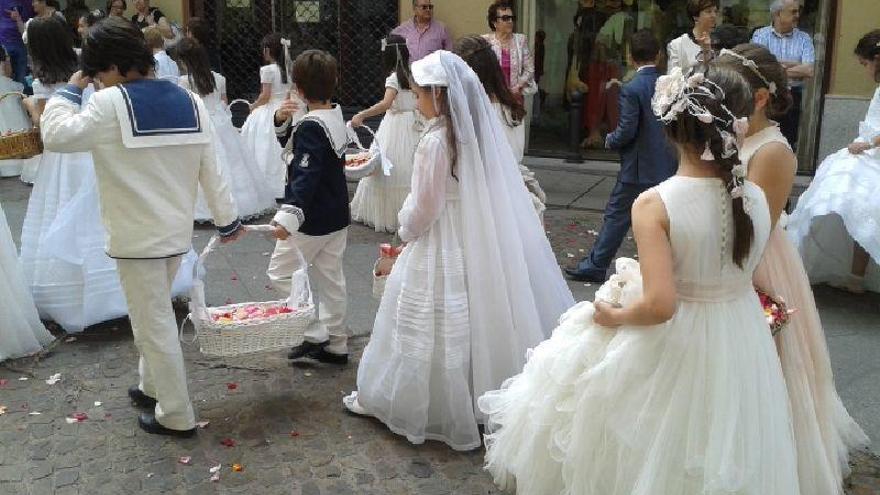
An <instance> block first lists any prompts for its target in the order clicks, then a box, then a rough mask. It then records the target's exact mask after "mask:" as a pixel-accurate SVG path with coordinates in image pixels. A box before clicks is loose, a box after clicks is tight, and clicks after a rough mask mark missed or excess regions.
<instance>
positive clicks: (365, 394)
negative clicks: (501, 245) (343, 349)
mask: <svg viewBox="0 0 880 495" xmlns="http://www.w3.org/2000/svg"><path fill="white" fill-rule="evenodd" d="M460 215H461V209H460V207H459V204H458V203H457V202H447V206H446V210H445V211H444V213H443V214H442V215H441V217H440V219H439V220H437V222H436V223H435V224H434V226H433V227H431V229H430V230H429V231H428V233H426V234H425V235H423V236H422V237H420V238H419V239H417V240H416V241H414V242H412V243H410V244H409V245H408V246H407V247H406V249H404V251H403V253H402V254H401V255H400V257H399V258H398V260H397V262H396V263H395V264H394V268H393V270H392V271H391V274H390V275H389V277H388V281H387V282H386V286H385V293H384V295H383V297H382V302H381V303H380V305H379V311H378V312H377V313H376V322H375V325H374V326H373V335H372V337H371V338H370V343H369V344H368V345H367V348H366V349H365V350H364V354H363V357H362V358H361V362H360V365H359V366H358V376H357V386H358V396H357V397H358V402H359V403H360V405H361V407H363V408H364V409H365V410H366V412H367V413H368V414H370V415H372V416H375V417H376V418H378V419H379V420H380V421H382V422H383V423H385V425H386V426H388V428H389V429H390V430H391V431H393V432H394V433H397V434H398V435H403V436H405V437H406V438H407V440H409V441H410V442H412V443H415V444H420V443H423V442H424V441H425V440H438V441H441V442H445V443H446V444H448V445H449V446H450V447H452V448H453V449H456V450H470V449H474V448H477V447H479V446H480V443H481V442H480V436H479V432H478V430H477V421H476V418H475V415H474V402H473V399H472V397H473V394H472V385H471V383H472V381H471V374H472V369H471V362H470V356H471V352H470V342H471V333H470V332H471V331H470V324H469V318H468V294H467V288H466V281H465V272H464V270H465V267H464V260H463V256H462V248H461V238H460V235H461V226H460V220H459V218H460ZM498 345H504V343H502V342H499V343H498Z"/></svg>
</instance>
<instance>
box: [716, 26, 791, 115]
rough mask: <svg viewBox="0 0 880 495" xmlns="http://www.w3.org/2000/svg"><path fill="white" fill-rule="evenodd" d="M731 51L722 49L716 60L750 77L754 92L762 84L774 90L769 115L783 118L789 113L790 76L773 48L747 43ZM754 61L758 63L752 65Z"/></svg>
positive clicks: (761, 86)
mask: <svg viewBox="0 0 880 495" xmlns="http://www.w3.org/2000/svg"><path fill="white" fill-rule="evenodd" d="M730 52H732V53H727V52H722V53H721V54H720V55H719V56H718V57H717V58H716V59H715V62H716V63H717V64H718V65H724V66H725V67H728V68H730V69H732V70H735V71H736V72H739V74H740V75H741V76H743V77H744V78H745V80H746V81H748V83H749V86H751V88H752V92H753V93H754V92H755V91H757V90H759V89H761V88H764V89H767V90H768V91H770V103H769V105H767V116H768V117H770V118H779V117H782V116H783V115H785V114H786V113H788V110H789V109H790V108H791V103H792V99H791V91H789V89H788V76H787V75H786V73H785V68H784V67H782V64H780V63H779V62H778V61H777V60H776V57H775V56H774V55H773V54H772V53H770V50H768V49H767V48H766V47H765V46H763V45H758V44H754V43H746V44H742V45H737V46H736V47H734V48H733V49H732V50H730ZM743 59H745V60H743ZM751 62H754V63H755V65H754V66H752V65H751ZM771 85H772V86H773V88H772V90H771ZM774 93H775V94H774Z"/></svg>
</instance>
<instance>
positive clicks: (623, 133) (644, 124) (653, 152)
mask: <svg viewBox="0 0 880 495" xmlns="http://www.w3.org/2000/svg"><path fill="white" fill-rule="evenodd" d="M659 75H660V74H659V73H658V72H657V69H656V68H655V67H645V68H644V69H642V70H640V71H638V73H637V74H636V76H635V77H634V78H633V79H632V81H630V82H628V83H627V84H626V85H624V86H623V88H622V89H621V91H620V121H619V123H618V124H617V129H614V132H612V133H611V134H609V135H608V136H607V137H606V138H605V147H606V148H609V149H614V150H619V151H620V174H618V176H617V177H618V180H619V181H620V182H623V183H626V184H651V185H653V184H659V183H660V182H663V181H664V180H666V179H668V178H669V177H670V176H672V175H674V174H675V171H676V169H678V160H677V158H676V154H675V149H674V148H673V146H672V144H671V143H670V142H669V140H668V139H667V138H666V135H665V134H664V132H663V124H662V123H661V122H660V120H659V119H658V118H657V116H656V115H654V111H653V110H651V98H653V97H654V84H655V83H656V82H657V78H658V77H659Z"/></svg>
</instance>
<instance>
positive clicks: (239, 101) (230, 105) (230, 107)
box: [226, 98, 251, 112]
mask: <svg viewBox="0 0 880 495" xmlns="http://www.w3.org/2000/svg"><path fill="white" fill-rule="evenodd" d="M236 103H247V104H248V108H250V105H251V102H249V101H247V100H245V99H244V98H237V99H235V100H232V101H230V102H229V104H228V105H226V110H229V111H230V112H231V111H232V105H235V104H236Z"/></svg>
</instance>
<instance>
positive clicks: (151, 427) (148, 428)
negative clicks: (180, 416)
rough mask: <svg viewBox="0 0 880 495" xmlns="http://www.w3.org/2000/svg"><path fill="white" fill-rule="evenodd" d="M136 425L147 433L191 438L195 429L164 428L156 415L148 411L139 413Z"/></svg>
mask: <svg viewBox="0 0 880 495" xmlns="http://www.w3.org/2000/svg"><path fill="white" fill-rule="evenodd" d="M138 426H140V427H141V429H142V430H144V431H145V432H147V433H151V434H153V435H168V436H169V437H180V438H192V437H193V436H195V434H196V429H195V428H192V429H189V430H172V429H171V428H165V427H164V426H162V424H161V423H159V422H158V421H156V416H154V415H152V414H150V413H141V415H140V416H138Z"/></svg>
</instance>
